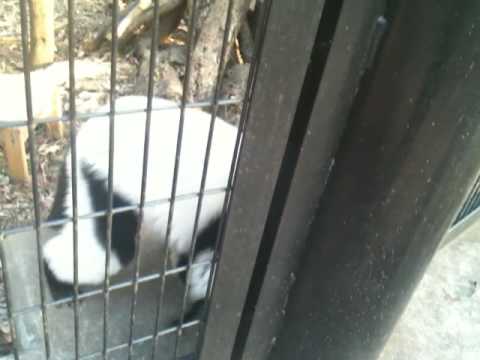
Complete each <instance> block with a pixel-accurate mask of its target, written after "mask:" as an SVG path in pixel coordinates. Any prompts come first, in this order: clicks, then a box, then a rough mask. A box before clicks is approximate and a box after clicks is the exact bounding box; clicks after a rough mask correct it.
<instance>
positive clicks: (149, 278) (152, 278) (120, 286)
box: [12, 261, 214, 318]
mask: <svg viewBox="0 0 480 360" xmlns="http://www.w3.org/2000/svg"><path fill="white" fill-rule="evenodd" d="M213 264H214V263H213V262H212V261H199V262H197V263H194V264H192V268H194V269H195V268H197V267H203V266H205V265H209V266H212V265H213ZM186 271H187V266H186V265H185V266H180V267H177V268H174V269H170V270H167V271H166V272H165V277H167V276H173V275H177V274H181V273H183V272H186ZM161 276H162V275H161V274H159V273H155V274H151V275H145V276H140V277H139V278H138V283H139V284H146V283H149V282H152V281H155V280H157V279H160V277H161ZM132 285H133V281H132V280H128V281H124V282H121V283H118V284H115V285H111V286H110V287H109V288H108V291H115V290H121V289H125V288H128V287H130V286H132ZM103 292H104V289H103V288H102V289H98V290H92V291H88V292H85V293H83V294H80V295H79V296H78V300H85V299H90V298H92V297H95V296H98V295H101V294H103ZM73 300H74V298H73V296H70V297H66V298H63V299H60V300H57V301H54V302H51V303H45V307H52V306H58V305H65V304H70V303H72V302H73ZM40 309H41V307H40V305H31V306H28V307H25V308H22V309H20V310H15V311H12V318H15V317H19V316H21V315H24V314H26V313H29V312H31V311H35V310H37V311H38V310H40Z"/></svg>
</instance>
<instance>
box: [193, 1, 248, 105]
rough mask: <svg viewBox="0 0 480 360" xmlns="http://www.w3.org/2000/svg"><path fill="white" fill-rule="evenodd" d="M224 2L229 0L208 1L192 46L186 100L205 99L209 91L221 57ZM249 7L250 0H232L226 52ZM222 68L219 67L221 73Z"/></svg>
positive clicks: (224, 16)
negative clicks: (190, 72)
mask: <svg viewBox="0 0 480 360" xmlns="http://www.w3.org/2000/svg"><path fill="white" fill-rule="evenodd" d="M228 4H229V0H215V1H212V2H211V4H210V7H209V11H208V14H207V16H206V18H205V21H204V22H203V23H202V24H201V25H200V28H199V33H198V37H197V41H196V46H195V48H194V50H193V57H192V77H191V83H190V87H189V93H188V99H189V100H205V99H208V98H210V97H211V96H212V95H213V90H214V86H215V82H216V79H217V73H218V67H219V63H220V58H221V54H220V53H221V49H222V43H223V33H224V30H225V20H226V17H227V10H228ZM249 7H250V0H233V8H232V21H231V24H230V29H229V32H228V46H227V48H226V51H225V54H230V51H231V48H232V45H233V42H234V40H235V38H236V36H237V33H238V31H239V29H240V27H241V25H242V23H243V21H244V19H245V15H246V13H247V10H248V9H249ZM226 62H227V61H226ZM226 62H225V65H226ZM224 70H225V69H221V73H222V74H223V71H224Z"/></svg>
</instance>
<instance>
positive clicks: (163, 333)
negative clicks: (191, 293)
mask: <svg viewBox="0 0 480 360" xmlns="http://www.w3.org/2000/svg"><path fill="white" fill-rule="evenodd" d="M197 325H200V320H194V321H190V322H188V323H185V324H183V325H182V329H188V328H191V327H194V326H197ZM176 330H177V328H176V327H171V328H168V329H165V330H162V331H159V332H158V333H157V335H156V336H155V338H156V339H158V338H159V337H162V336H166V335H169V334H172V333H174V332H175V331H176ZM152 339H153V336H152V335H147V336H144V337H141V338H138V339H135V340H133V342H132V344H133V345H139V344H143V343H145V342H147V341H150V340H152ZM128 345H129V344H128V343H124V344H120V345H116V346H112V347H111V348H108V349H107V354H108V353H111V352H114V351H118V350H122V349H126V348H128ZM101 355H102V352H100V351H98V352H95V353H93V354H89V355H84V356H81V357H80V359H81V360H87V359H91V358H94V357H96V356H101Z"/></svg>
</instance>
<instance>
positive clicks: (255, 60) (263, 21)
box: [197, 0, 272, 354]
mask: <svg viewBox="0 0 480 360" xmlns="http://www.w3.org/2000/svg"><path fill="white" fill-rule="evenodd" d="M271 4H272V1H271V0H267V1H265V2H264V3H262V4H261V5H259V6H260V7H259V12H260V13H259V14H257V19H259V20H257V29H256V32H255V34H254V36H255V37H254V39H255V42H254V49H253V53H252V62H251V64H250V71H249V74H248V79H247V86H246V91H245V95H244V99H243V106H242V113H241V115H240V123H239V126H238V134H237V138H236V140H235V147H234V151H233V157H232V159H233V161H232V164H231V166H230V173H229V177H228V182H227V189H226V193H225V199H224V202H223V207H222V212H221V216H220V224H219V230H218V234H217V238H216V239H215V245H214V252H213V259H212V264H211V268H210V274H209V277H208V285H207V295H206V299H210V297H211V295H212V291H213V282H214V279H215V274H216V269H217V265H218V261H219V259H220V253H221V249H222V244H223V240H224V233H225V223H226V220H227V219H228V216H229V213H230V207H229V204H230V198H231V195H232V192H233V189H234V183H233V182H234V181H233V180H234V175H235V170H236V165H237V159H238V155H239V153H240V152H241V148H242V144H243V143H242V141H241V139H242V135H243V134H244V133H245V129H246V126H247V121H248V114H249V111H250V104H251V100H252V98H251V97H252V92H253V88H254V87H255V81H256V79H257V76H256V75H257V70H258V66H259V61H260V56H261V50H262V48H263V41H264V39H265V32H266V27H267V24H268V18H269V14H270V8H271ZM209 307H210V301H207V303H206V306H205V308H204V311H203V314H202V315H201V319H202V320H203V324H202V325H203V326H202V328H201V334H200V341H199V342H198V347H197V353H198V354H200V353H201V352H202V347H203V339H204V335H205V328H206V319H207V316H208V310H209Z"/></svg>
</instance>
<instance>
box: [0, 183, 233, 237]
mask: <svg viewBox="0 0 480 360" xmlns="http://www.w3.org/2000/svg"><path fill="white" fill-rule="evenodd" d="M227 190H228V188H226V187H223V188H212V189H209V190H206V191H205V195H210V196H211V195H216V194H219V193H222V192H226V191H227ZM199 195H200V193H199V192H193V193H188V194H183V195H177V196H176V197H175V201H185V200H189V199H192V198H194V197H197V196H199ZM168 202H170V198H163V199H158V200H150V201H146V202H145V206H144V207H146V208H148V207H154V206H158V205H162V204H166V203H168ZM139 208H140V205H129V206H119V207H116V208H113V212H112V213H113V214H121V213H124V212H127V211H131V210H137V209H139ZM106 215H108V211H107V210H101V211H95V212H92V213H90V214H87V215H79V216H78V219H79V220H86V219H95V218H98V217H102V216H106ZM72 220H73V219H72V218H71V217H66V218H64V219H61V220H50V221H45V222H42V223H41V224H40V228H41V229H48V228H50V227H53V226H60V225H65V224H68V223H70V222H72ZM32 230H33V225H27V226H17V227H14V228H7V229H5V230H2V231H1V233H2V234H3V235H5V236H10V235H15V234H19V233H23V232H28V231H32Z"/></svg>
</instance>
